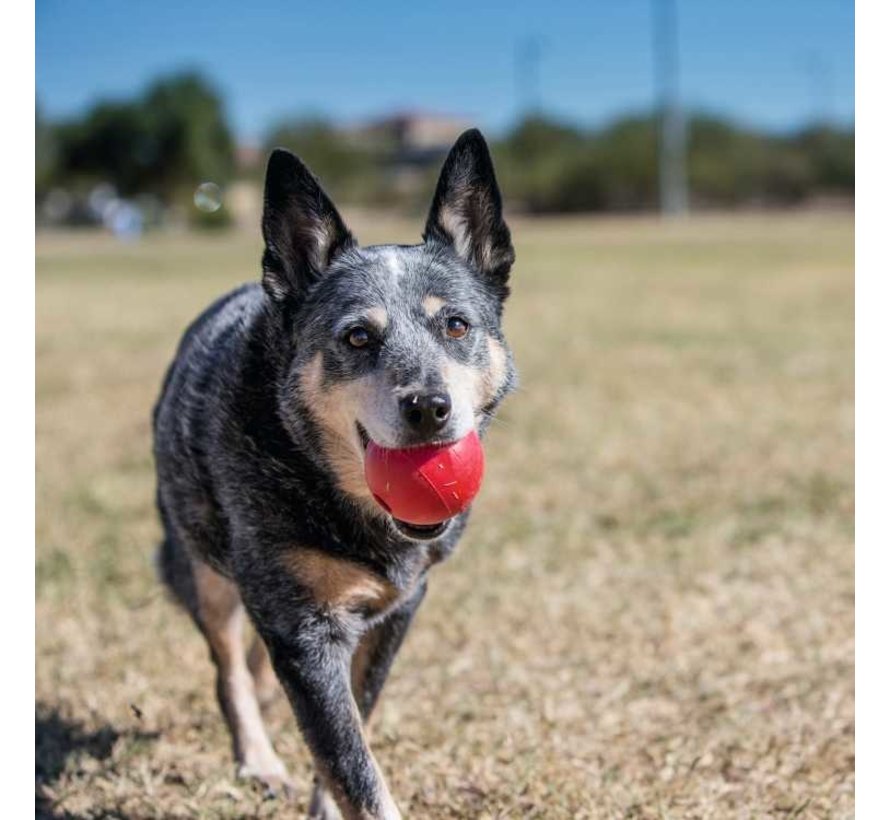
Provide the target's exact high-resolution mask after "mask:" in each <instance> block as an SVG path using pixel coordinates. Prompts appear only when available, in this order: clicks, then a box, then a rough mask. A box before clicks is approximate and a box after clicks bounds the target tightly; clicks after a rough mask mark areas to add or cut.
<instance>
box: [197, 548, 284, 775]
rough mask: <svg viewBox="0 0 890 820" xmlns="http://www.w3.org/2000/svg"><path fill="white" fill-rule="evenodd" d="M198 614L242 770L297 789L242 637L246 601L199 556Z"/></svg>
mask: <svg viewBox="0 0 890 820" xmlns="http://www.w3.org/2000/svg"><path fill="white" fill-rule="evenodd" d="M194 577H195V587H196V589H197V596H198V620H199V623H200V626H201V630H202V632H203V633H204V637H205V638H206V639H207V643H208V644H209V646H210V655H211V657H212V659H213V663H214V664H215V665H216V695H217V698H218V699H219V704H220V708H221V709H222V712H223V715H224V716H225V719H226V722H227V724H228V726H229V731H230V733H231V735H232V746H233V747H234V751H235V758H236V760H237V761H238V774H239V776H242V777H255V778H257V779H259V780H261V781H262V782H263V783H265V784H266V785H268V786H270V787H271V788H281V789H284V790H285V791H290V790H292V789H293V783H292V781H291V779H290V777H289V776H288V773H287V770H286V769H285V767H284V764H283V763H282V762H281V760H280V759H279V758H278V755H277V754H275V749H274V748H272V743H271V741H270V740H269V736H268V735H267V734H266V727H265V726H264V725H263V719H262V716H261V715H260V706H259V703H258V702H257V697H256V691H255V689H254V682H253V677H252V676H251V674H250V670H249V669H248V667H247V660H246V658H245V655H244V645H243V643H242V630H243V626H244V607H243V606H242V604H241V598H240V596H239V595H238V590H237V588H236V587H235V585H234V584H233V583H232V582H231V581H229V580H228V579H226V578H224V577H223V576H222V575H220V574H219V573H218V572H216V571H215V570H213V569H211V568H210V567H209V566H207V564H204V563H199V562H195V564H194Z"/></svg>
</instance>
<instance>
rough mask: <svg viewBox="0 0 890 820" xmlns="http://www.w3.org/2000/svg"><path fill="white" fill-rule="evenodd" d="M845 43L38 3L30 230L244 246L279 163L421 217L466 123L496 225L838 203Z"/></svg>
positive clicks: (497, 13)
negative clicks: (269, 166)
mask: <svg viewBox="0 0 890 820" xmlns="http://www.w3.org/2000/svg"><path fill="white" fill-rule="evenodd" d="M852 46H853V4H852V2H843V0H818V1H817V2H805V0H798V1H797V2H786V3H780V4H777V3H769V2H765V0H755V2H751V3H744V4H728V3H718V4H715V3H709V2H706V0H631V1H630V2H621V3H618V2H614V3H613V2H599V3H581V2H566V3H560V4H559V5H558V6H557V7H556V8H554V9H549V10H548V11H547V13H546V14H544V13H542V11H541V8H540V5H539V4H537V3H527V2H519V3H511V4H507V5H503V4H492V5H490V6H486V8H478V7H477V5H476V4H468V3H464V2H456V3H453V4H451V5H450V6H449V9H448V11H447V12H443V10H441V9H438V8H434V7H429V6H424V5H423V4H408V5H404V6H402V5H400V4H398V3H385V2H384V3H382V4H375V5H374V6H365V7H363V6H361V5H356V6H355V7H352V8H349V7H347V8H346V9H342V8H340V7H339V6H331V7H327V8H325V7H316V6H311V5H305V4H296V5H294V4H285V3H259V4H257V5H256V6H255V7H252V8H251V10H250V13H249V14H246V13H244V12H243V9H242V7H241V5H240V4H237V3H231V2H226V0H223V2H218V3H216V4H214V5H213V6H209V5H206V4H188V5H187V6H186V7H182V6H181V5H180V4H173V3H166V2H160V3H153V4H151V5H150V6H144V7H143V6H139V7H131V6H128V7H122V6H121V4H118V3H113V2H109V1H108V0H101V1H100V2H93V3H77V2H73V3H72V2H54V0H40V1H39V2H38V3H37V174H36V177H37V178H36V193H37V221H38V225H39V226H41V227H43V226H47V227H50V226H59V225H63V226H65V225H98V224H103V223H104V224H105V225H106V226H107V227H110V228H111V229H112V230H115V231H117V232H119V233H121V234H123V235H130V234H132V233H134V232H138V231H139V230H141V229H142V228H145V229H150V228H155V227H182V226H185V225H193V226H200V227H223V226H227V225H230V224H233V223H234V224H241V225H246V226H248V227H251V228H253V227H255V225H256V224H257V223H256V219H257V214H256V211H257V202H258V195H257V188H258V186H259V184H260V183H261V174H262V167H263V164H264V159H265V157H266V155H267V154H268V151H269V149H270V148H271V147H274V146H278V145H282V146H286V147H289V148H291V149H293V150H294V151H296V152H298V153H299V154H300V155H301V156H303V157H304V158H305V159H306V160H307V161H308V163H309V164H310V166H311V167H312V168H313V169H315V171H316V173H317V174H318V175H319V176H320V177H321V179H322V181H323V182H324V184H325V185H326V186H327V187H328V188H329V189H330V190H331V192H332V193H333V194H334V196H335V197H336V199H337V200H338V201H339V202H344V203H347V204H352V205H357V206H365V207H368V208H374V209H378V208H381V207H384V208H390V209H395V210H400V211H406V212H418V211H419V210H420V209H421V208H422V207H425V205H426V202H425V197H426V196H427V192H428V190H429V188H430V184H431V181H432V180H433V178H434V174H435V173H436V170H437V168H438V166H439V164H440V163H441V160H442V158H443V156H444V154H445V152H446V151H447V149H448V147H449V145H450V144H451V143H452V142H453V140H454V139H455V137H456V136H457V135H458V134H459V133H460V132H461V131H462V130H463V129H465V128H467V127H469V126H471V125H472V126H477V127H480V128H482V129H483V131H484V132H485V133H486V134H487V136H488V138H489V139H490V140H491V141H492V143H493V148H494V152H495V155H496V161H497V165H498V171H499V175H500V178H501V182H502V186H503V188H504V191H505V195H506V199H507V202H508V204H509V207H510V208H511V209H512V210H514V211H516V212H522V213H530V214H552V213H566V212H604V211H621V212H633V211H653V210H656V209H658V208H663V209H666V210H671V211H683V210H685V209H686V208H687V207H689V208H692V209H693V210H711V209H727V208H763V207H789V206H795V207H797V206H801V205H808V206H820V205H829V204H830V205H832V206H845V207H851V206H852V197H853V189H854V131H853V48H852ZM202 185H203V186H204V187H199V186H202Z"/></svg>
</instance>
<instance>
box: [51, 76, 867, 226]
mask: <svg viewBox="0 0 890 820" xmlns="http://www.w3.org/2000/svg"><path fill="white" fill-rule="evenodd" d="M657 126H658V124H657V121H656V119H655V117H653V116H628V117H624V118H622V119H619V120H618V121H616V122H614V123H612V124H611V125H609V126H607V127H605V128H603V129H600V130H596V131H590V130H584V129H582V128H579V127H576V126H574V125H571V124H567V123H563V122H559V121H556V120H553V119H549V118H547V117H544V116H532V117H527V118H525V119H524V120H522V121H520V122H519V123H518V124H517V125H516V126H515V127H513V128H512V129H511V130H510V131H509V132H508V133H506V134H505V135H504V136H503V138H501V139H500V140H495V141H493V144H492V149H493V152H494V154H495V160H496V163H497V168H498V175H499V178H500V181H501V185H502V188H503V190H504V194H505V198H506V199H507V201H508V203H509V205H510V206H511V207H512V208H514V209H516V210H522V211H526V212H530V213H561V212H580V211H612V210H619V211H630V210H647V209H654V208H656V207H657V203H658V127H657ZM687 129H688V160H687V161H688V174H689V188H690V196H691V199H692V202H693V205H697V206H699V207H732V206H741V205H764V204H773V205H790V204H794V203H799V202H802V201H804V200H806V199H809V198H812V197H815V196H819V195H824V194H827V195H844V196H852V195H853V192H854V185H855V160H854V156H855V138H854V133H853V131H852V129H849V130H847V129H840V128H836V127H830V126H828V125H814V126H813V127H810V128H807V129H804V130H802V131H799V132H797V133H793V134H785V135H777V134H768V133H763V132H758V131H755V130H752V129H748V128H742V127H738V126H736V125H734V124H732V123H731V122H728V121H727V120H724V119H720V118H717V117H713V116H707V115H693V116H691V117H690V118H689V120H688V123H687ZM278 145H283V146H285V147H288V148H290V149H292V150H294V151H295V152H296V153H298V154H299V155H300V156H301V157H303V159H304V160H305V161H306V162H307V163H308V164H309V165H310V167H312V168H313V170H314V171H315V172H316V173H317V174H318V175H319V177H320V178H321V179H322V181H323V182H324V184H325V185H326V186H327V187H328V188H329V189H330V190H331V192H332V194H333V195H334V196H335V197H337V198H338V200H339V201H342V202H350V203H360V204H366V205H375V206H379V205H385V206H393V207H400V208H407V209H412V210H414V209H419V208H421V207H423V206H422V204H421V203H425V201H426V198H427V197H428V194H429V190H428V189H429V188H430V186H431V185H432V184H433V180H434V178H435V175H436V173H437V171H438V164H439V162H440V160H441V156H434V157H432V158H431V161H430V162H428V163H426V164H425V165H420V166H418V165H417V163H416V162H415V163H414V164H412V165H411V167H410V168H408V169H407V170H408V171H409V172H410V173H405V171H406V168H404V167H402V166H400V158H399V152H398V148H397V146H395V145H394V144H390V143H387V142H385V141H383V142H381V141H380V140H369V139H367V138H363V137H362V136H361V134H358V133H356V132H348V131H346V130H344V129H340V128H337V127H336V126H334V125H333V124H332V123H331V122H330V121H328V120H326V119H324V118H322V117H316V118H309V119H297V120H293V121H288V122H283V123H279V124H278V125H276V126H274V127H273V128H271V129H270V131H269V132H268V136H267V138H266V140H265V141H264V144H263V146H262V150H261V152H260V154H261V156H264V155H265V153H266V152H267V151H268V150H269V149H271V148H272V147H274V146H278ZM36 147H37V167H36V193H37V200H38V203H39V202H40V200H41V198H42V197H45V196H46V195H47V194H48V192H50V191H51V190H52V189H58V188H64V189H66V190H68V191H73V192H75V193H76V192H78V191H87V190H89V188H90V187H91V186H95V185H96V184H98V183H103V182H104V183H110V184H111V185H113V186H114V188H115V190H116V192H117V193H118V194H119V195H121V196H136V195H145V194H150V195H152V196H154V197H156V198H157V199H158V201H160V202H161V203H162V204H163V205H164V206H166V207H170V206H175V205H177V204H185V203H186V202H187V201H188V200H190V198H191V196H192V194H193V192H194V190H195V187H196V186H197V185H198V184H200V183H201V182H205V181H212V182H215V183H217V184H219V185H221V186H225V185H226V184H227V183H229V182H231V181H232V180H233V179H234V178H236V177H237V176H242V177H247V178H250V179H254V180H256V181H259V180H260V178H261V175H262V167H261V166H262V161H259V162H257V163H254V165H253V167H250V166H249V164H248V165H247V166H245V165H243V164H242V166H241V167H239V165H238V162H237V161H236V160H237V151H236V144H235V139H234V137H233V135H232V132H231V130H230V127H229V125H228V122H227V119H226V115H225V110H224V106H223V104H222V100H221V98H220V96H219V94H218V93H217V92H216V91H215V89H214V88H213V86H212V85H211V84H210V83H208V82H207V80H206V79H205V78H203V77H202V76H200V75H198V74H194V73H186V74H180V75H174V76H170V77H165V78H161V79H159V80H158V81H157V82H155V83H153V84H152V85H151V86H150V87H149V88H147V89H146V90H145V92H144V93H143V94H141V95H139V96H138V97H137V98H135V99H132V100H128V101H120V102H103V103H99V104H97V105H96V106H95V107H93V108H92V109H91V110H89V111H87V112H86V113H85V114H84V116H83V117H81V118H79V119H75V120H72V121H68V122H62V123H51V122H48V121H47V120H46V118H45V117H43V116H41V113H40V109H39V106H38V110H37V121H36ZM443 150H444V149H443ZM216 219H217V220H219V219H220V217H219V216H217V217H216Z"/></svg>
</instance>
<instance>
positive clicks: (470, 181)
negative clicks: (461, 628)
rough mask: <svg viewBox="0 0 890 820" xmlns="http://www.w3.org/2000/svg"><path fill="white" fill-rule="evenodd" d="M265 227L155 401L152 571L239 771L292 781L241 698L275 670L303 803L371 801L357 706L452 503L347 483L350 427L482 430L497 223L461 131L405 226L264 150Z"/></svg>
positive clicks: (276, 785) (454, 536)
mask: <svg viewBox="0 0 890 820" xmlns="http://www.w3.org/2000/svg"><path fill="white" fill-rule="evenodd" d="M263 237H264V239H265V244H266V247H265V252H264V254H263V261H262V267H263V276H262V284H260V283H256V284H248V285H245V286H243V287H241V288H239V289H238V290H236V291H234V292H232V293H230V294H228V295H227V296H224V297H222V298H221V299H220V300H219V301H217V302H216V303H214V304H213V305H211V306H210V307H209V308H208V309H207V310H206V311H205V312H204V313H203V314H202V315H201V316H199V317H198V319H197V320H196V321H195V322H194V323H193V324H192V325H191V327H190V328H189V329H188V330H187V332H186V333H185V336H184V337H183V339H182V341H181V343H180V346H179V349H178V351H177V354H176V358H175V360H174V361H173V364H172V365H171V367H170V370H169V372H168V373H167V376H166V380H165V382H164V386H163V391H162V394H161V397H160V400H159V401H158V404H157V407H156V408H155V413H154V432H155V448H154V451H155V458H156V462H157V475H158V490H157V500H158V509H159V511H160V516H161V520H162V522H163V528H164V539H163V543H162V545H161V548H160V567H161V572H162V576H163V578H164V580H165V581H166V583H167V584H168V585H169V586H170V588H171V589H172V590H173V592H174V594H175V596H176V597H177V599H178V600H179V601H181V602H182V604H184V606H185V607H186V608H187V609H188V611H189V612H190V613H191V615H192V617H193V618H194V621H195V623H196V624H197V626H198V628H199V629H200V630H201V632H202V633H203V635H204V637H205V638H206V640H207V643H208V644H209V647H210V654H211V657H212V659H213V662H214V664H215V665H216V671H217V695H218V697H219V703H220V706H221V708H222V712H223V714H224V716H225V719H226V722H227V724H228V727H229V729H230V731H231V735H232V743H233V746H234V752H235V757H236V758H237V762H238V765H239V771H240V773H241V774H242V775H244V776H247V777H256V778H259V779H260V780H261V781H262V782H264V783H265V784H266V785H268V786H269V787H270V788H273V789H281V790H284V791H289V790H290V789H291V788H292V783H291V781H290V779H289V777H288V773H287V771H286V769H285V767H284V765H283V764H282V762H281V760H280V759H279V758H278V756H277V755H276V753H275V751H274V749H273V748H272V744H271V742H270V741H269V738H268V735H267V734H266V730H265V728H264V726H263V721H262V718H261V714H260V707H261V704H264V702H265V701H267V700H268V699H269V698H270V697H271V696H272V695H273V694H274V688H275V687H276V685H277V681H280V682H281V685H282V686H283V689H284V691H285V693H286V694H287V697H288V699H289V701H290V703H291V705H292V707H293V710H294V713H295V714H296V718H297V721H298V723H299V726H300V728H301V730H302V732H303V734H304V736H305V739H306V743H307V744H308V746H309V749H310V751H311V753H312V757H313V760H314V762H315V766H316V771H317V776H316V785H315V792H314V794H313V796H312V802H311V807H310V815H311V816H313V817H322V818H336V817H341V816H342V817H346V818H387V820H390V819H391V818H394V817H399V816H400V815H399V811H398V809H397V808H396V805H395V803H394V801H393V799H392V797H391V795H390V793H389V790H388V789H387V786H386V783H385V782H384V779H383V777H382V775H381V772H380V769H379V768H378V766H377V764H376V762H375V760H374V757H373V755H372V754H371V751H370V749H369V748H368V743H367V739H366V734H365V723H366V721H367V720H368V717H369V716H370V714H371V711H372V710H373V708H374V704H375V702H376V701H377V698H378V696H379V694H380V690H381V689H382V687H383V683H384V681H385V679H386V676H387V673H388V672H389V669H390V666H391V664H392V662H393V658H394V656H395V654H396V652H397V651H398V649H399V646H400V644H401V643H402V640H403V638H404V637H405V633H406V631H407V629H408V626H409V624H410V623H411V619H412V617H413V615H414V613H415V611H416V610H417V607H418V606H419V604H420V602H421V600H422V599H423V596H424V593H425V590H426V584H427V574H428V572H429V570H430V567H431V566H432V565H433V564H436V563H438V562H439V561H441V560H442V559H443V558H445V557H446V556H447V555H448V554H449V553H450V552H451V551H452V550H453V549H454V547H455V545H456V544H457V541H458V539H459V538H460V535H461V533H462V531H463V529H464V526H465V525H466V519H467V514H466V513H462V514H460V515H458V516H456V517H455V518H453V519H451V520H449V521H446V522H444V523H443V524H439V525H435V526H413V525H410V524H407V523H405V522H401V521H397V520H395V519H394V518H392V517H391V516H390V515H388V514H387V513H386V512H385V511H384V510H383V509H382V508H381V507H380V506H379V505H378V504H377V503H375V501H374V500H373V498H372V496H371V494H370V492H369V490H368V488H367V486H366V483H365V480H364V478H363V453H364V448H365V447H366V446H367V444H368V442H369V441H370V440H373V441H375V442H377V443H378V444H381V445H382V446H386V447H405V446H412V445H418V444H422V443H428V442H443V443H444V442H450V441H454V440H456V439H459V438H461V437H462V436H464V435H465V434H467V433H468V432H470V431H472V430H474V429H475V430H477V431H478V432H479V433H480V434H481V433H483V432H484V431H485V428H486V427H487V425H488V423H489V421H490V420H491V418H492V415H493V413H494V411H495V409H496V407H497V406H498V404H499V403H500V401H501V400H502V399H503V398H504V396H505V395H506V394H507V393H508V392H509V391H510V389H511V388H512V387H513V385H514V381H515V373H514V367H513V361H512V356H511V354H510V352H509V350H508V348H507V345H506V343H505V341H504V337H503V335H502V333H501V314H502V311H503V307H504V301H505V299H506V298H507V294H508V287H507V279H508V276H509V273H510V268H511V266H512V264H513V259H514V253H513V246H512V244H511V240H510V231H509V230H508V228H507V226H506V224H505V223H504V220H503V216H502V212H501V197H500V193H499V191H498V187H497V182H496V181H495V176H494V168H493V166H492V162H491V157H490V156H489V152H488V148H487V146H486V144H485V140H484V139H483V138H482V135H481V134H480V133H479V132H478V131H475V130H473V131H468V132H466V133H465V134H463V135H462V136H461V137H460V138H459V139H458V141H457V143H456V144H455V145H454V147H453V148H452V150H451V152H450V154H449V155H448V158H447V159H446V161H445V165H444V167H443V169H442V174H441V177H440V179H439V183H438V186H437V188H436V192H435V195H434V199H433V203H432V207H431V209H430V213H429V217H428V219H427V223H426V228H425V230H424V233H423V242H422V243H421V244H419V245H376V246H372V247H361V246H359V244H358V243H357V241H356V240H355V238H354V237H353V236H352V234H351V233H350V232H349V230H348V229H347V227H346V225H345V224H344V222H343V220H342V218H341V217H340V214H339V213H338V212H337V210H336V209H335V208H334V205H333V204H332V203H331V201H330V200H329V199H328V197H327V196H326V195H325V193H324V191H323V190H322V189H321V187H320V186H319V183H318V181H317V180H316V179H315V177H314V176H313V175H312V174H311V173H310V172H309V170H308V169H307V168H306V167H305V166H304V165H303V164H302V162H300V160H299V159H297V158H296V157H295V156H293V155H292V154H290V153H288V152H287V151H283V150H276V151H275V152H273V154H272V156H271V158H270V159H269V165H268V169H267V172H266V184H265V199H264V214H263ZM418 409H420V410H421V412H417V411H418ZM244 610H246V611H247V613H248V615H249V617H250V619H251V621H252V622H253V625H254V627H255V628H256V632H257V634H258V637H257V639H256V640H255V642H254V644H253V645H252V646H251V648H250V650H249V652H247V653H245V651H244V649H243V647H242V626H243V620H244V619H243V613H244ZM276 679H277V680H276Z"/></svg>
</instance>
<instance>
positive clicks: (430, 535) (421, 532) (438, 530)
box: [355, 422, 451, 541]
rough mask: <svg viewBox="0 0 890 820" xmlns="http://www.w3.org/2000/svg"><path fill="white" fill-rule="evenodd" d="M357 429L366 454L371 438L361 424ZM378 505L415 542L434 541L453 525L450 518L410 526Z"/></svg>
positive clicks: (384, 506) (378, 501)
mask: <svg viewBox="0 0 890 820" xmlns="http://www.w3.org/2000/svg"><path fill="white" fill-rule="evenodd" d="M355 427H356V430H357V431H358V438H359V441H360V442H361V445H362V452H365V451H366V450H367V449H368V445H369V444H370V443H371V437H370V436H369V435H368V431H367V430H365V428H364V427H362V425H361V424H360V423H359V422H356V423H355ZM377 503H378V504H380V506H381V507H382V508H383V509H386V511H387V514H388V515H389V518H390V520H391V521H392V523H393V526H394V527H395V528H396V529H397V530H398V531H399V532H400V533H401V534H402V535H405V536H407V537H408V538H410V539H412V540H414V541H432V540H433V539H434V538H438V537H439V536H440V535H442V534H443V533H444V532H445V530H447V529H448V527H449V526H450V525H451V519H450V518H449V519H448V520H447V521H441V522H440V523H438V524H409V523H408V522H407V521H400V520H399V519H398V518H396V517H395V516H394V515H393V514H392V513H390V512H389V510H388V509H387V508H386V505H385V504H383V503H382V502H381V501H380V499H379V498H378V499H377Z"/></svg>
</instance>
